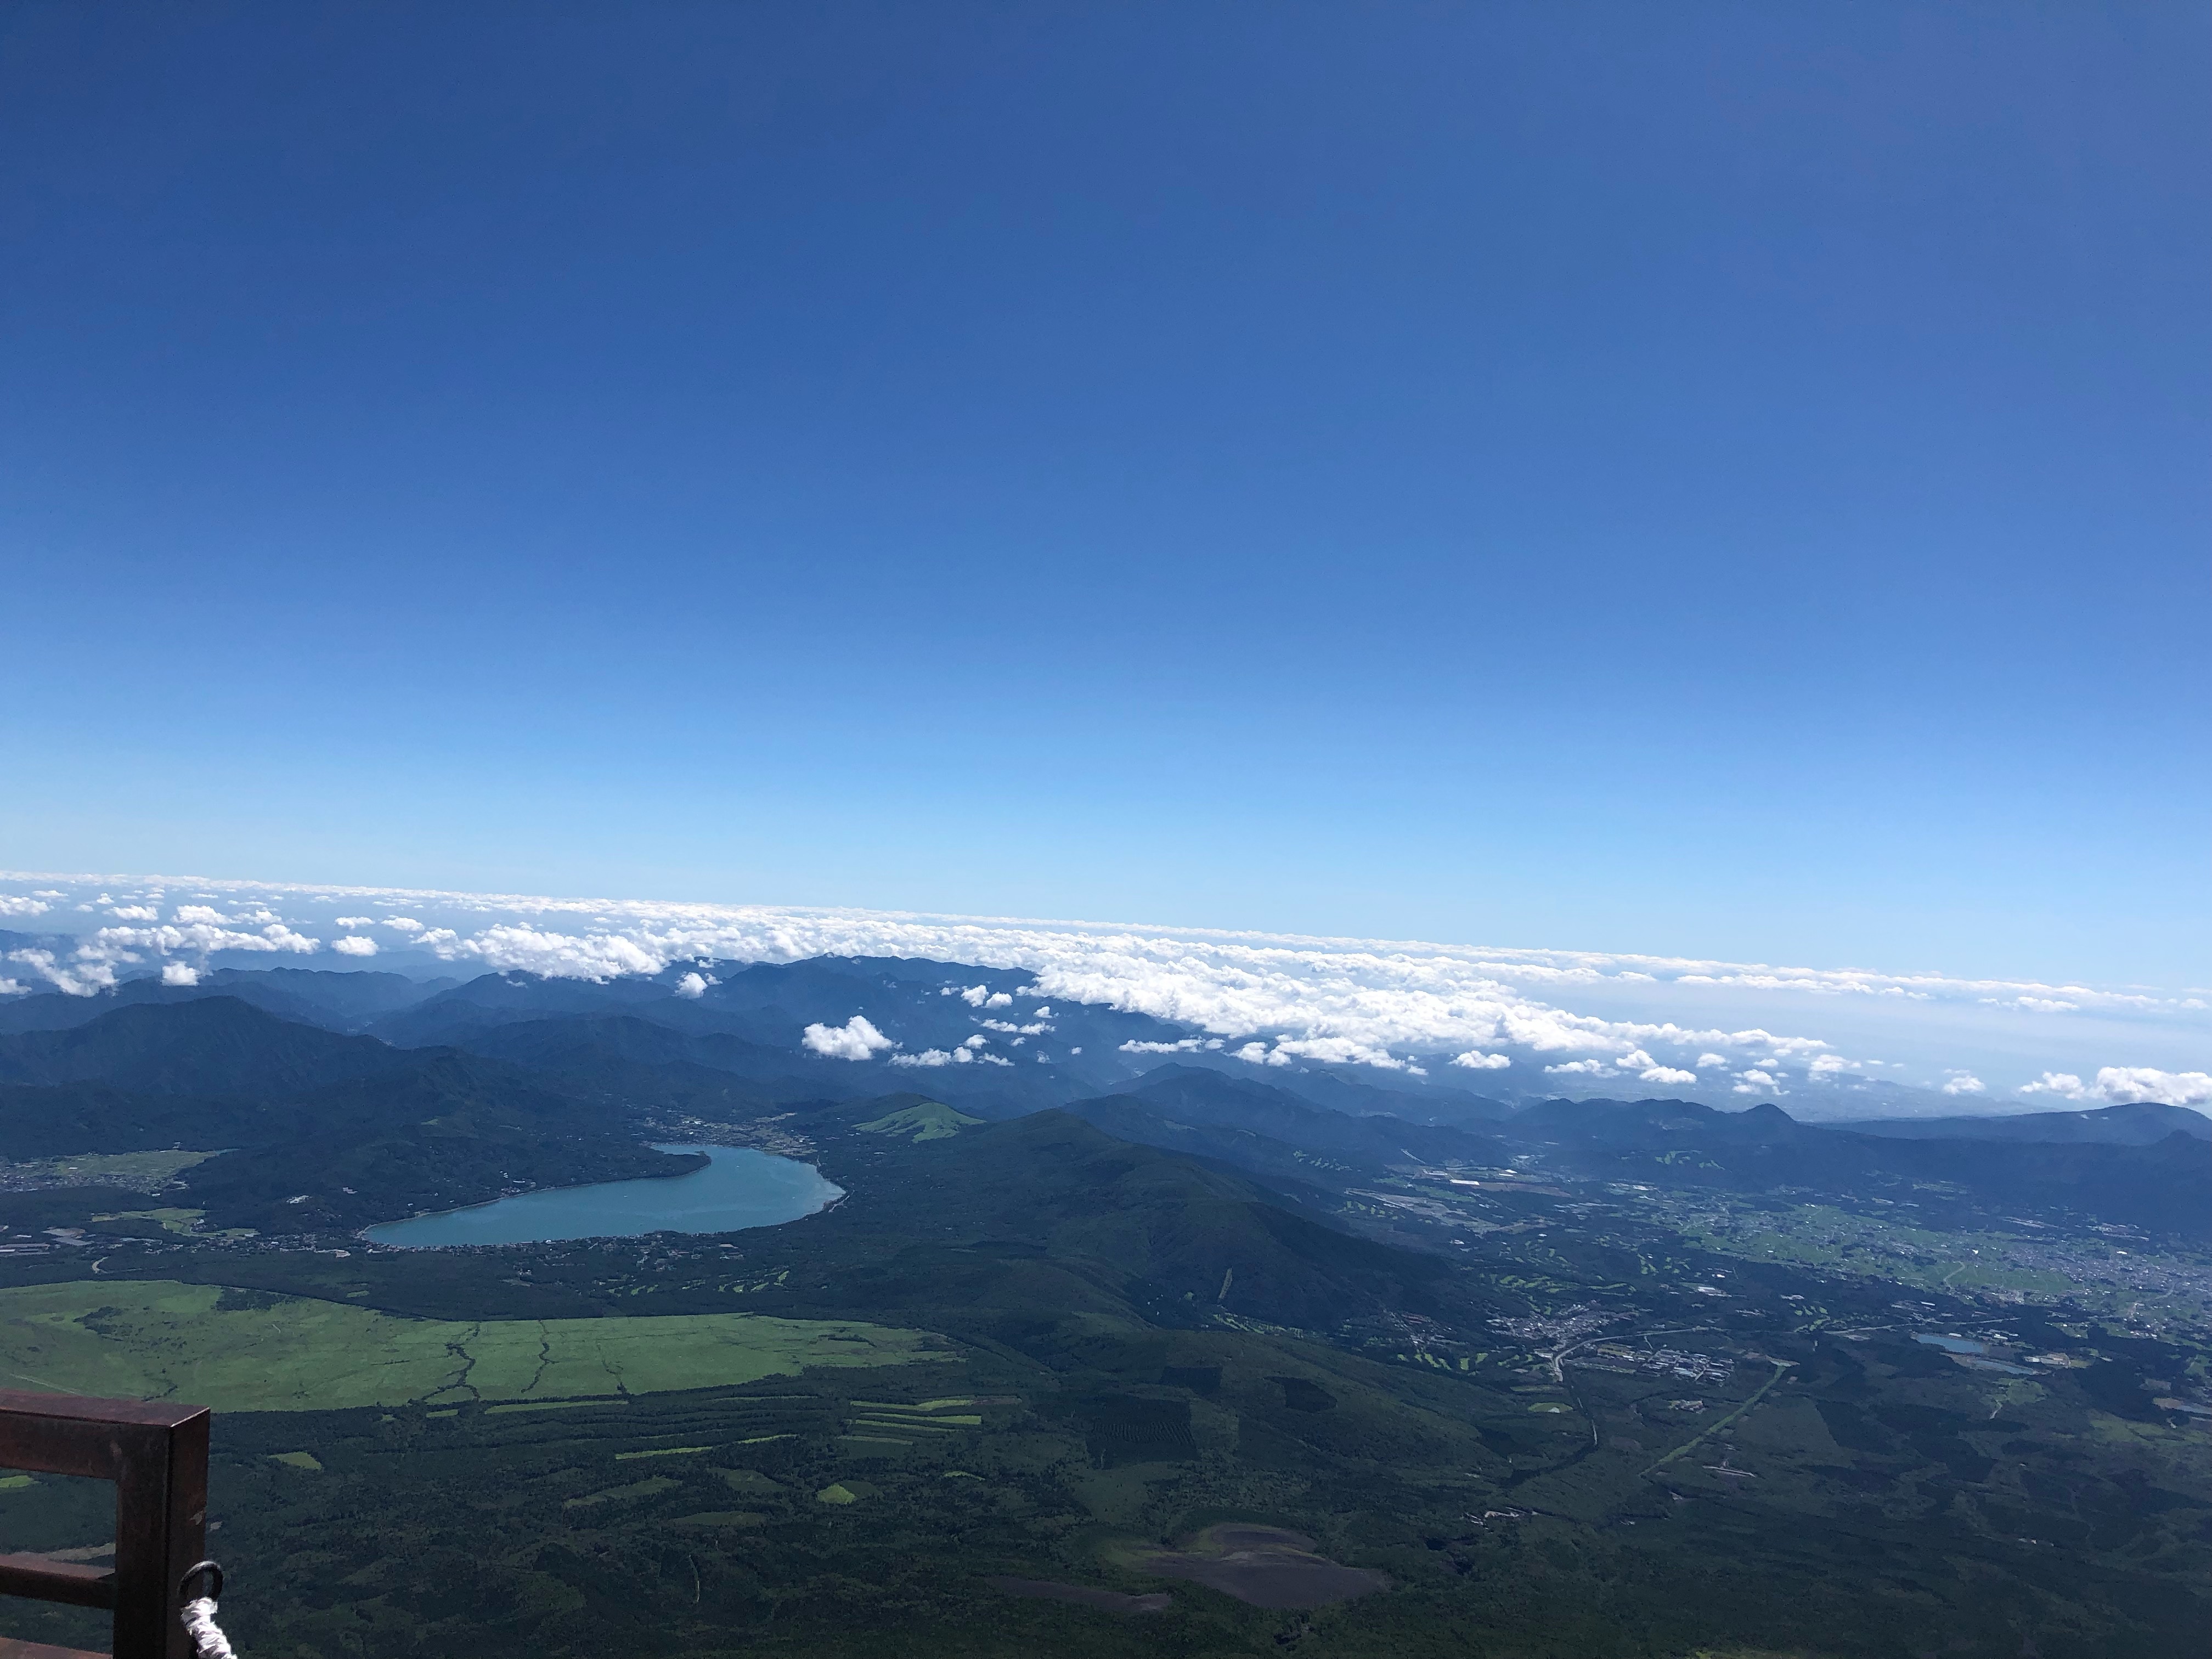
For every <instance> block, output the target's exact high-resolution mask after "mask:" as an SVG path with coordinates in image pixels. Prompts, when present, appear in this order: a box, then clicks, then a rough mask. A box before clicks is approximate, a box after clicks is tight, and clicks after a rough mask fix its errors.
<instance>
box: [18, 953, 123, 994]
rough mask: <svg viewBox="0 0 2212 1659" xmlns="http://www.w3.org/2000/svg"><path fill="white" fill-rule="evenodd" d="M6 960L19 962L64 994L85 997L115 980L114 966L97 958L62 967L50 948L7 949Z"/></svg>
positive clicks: (96, 992)
mask: <svg viewBox="0 0 2212 1659" xmlns="http://www.w3.org/2000/svg"><path fill="white" fill-rule="evenodd" d="M8 960H9V961H10V962H20V963H22V964H23V966H25V967H26V968H28V969H31V970H32V971H33V973H35V974H37V975H39V977H40V978H41V979H43V980H45V981H46V983H47V984H49V985H51V986H52V987H54V989H56V990H57V991H59V992H61V993H62V994H64V996H72V997H88V996H93V995H95V994H98V993H99V992H101V991H104V990H106V989H107V988H108V987H110V986H112V985H113V984H114V983H115V965H114V963H111V962H102V961H99V960H97V959H95V960H93V961H89V962H86V963H82V964H81V965H77V966H74V967H70V966H64V964H63V963H61V961H60V960H59V959H58V957H55V955H54V953H53V952H52V951H41V950H28V951H11V952H10V953H9V957H8Z"/></svg>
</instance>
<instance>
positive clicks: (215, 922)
mask: <svg viewBox="0 0 2212 1659" xmlns="http://www.w3.org/2000/svg"><path fill="white" fill-rule="evenodd" d="M177 921H178V924H179V926H180V927H229V926H230V918H229V917H228V916H227V915H223V913H222V911H220V910H218V909H216V908H214V907H213V906H212V905H206V904H179V906H178V907H177Z"/></svg>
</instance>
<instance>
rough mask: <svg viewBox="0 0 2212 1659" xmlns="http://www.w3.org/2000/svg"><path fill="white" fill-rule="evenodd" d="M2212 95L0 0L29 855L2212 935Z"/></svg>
mask: <svg viewBox="0 0 2212 1659" xmlns="http://www.w3.org/2000/svg"><path fill="white" fill-rule="evenodd" d="M2208 69H2212V21H2208V19H2207V18H2206V17H2205V15H2203V12H2202V10H2201V9H2197V8H2185V7H2181V6H2179V5H2163V6H2136V7H2128V6H2120V7H2106V8H2096V9H2090V8H2055V7H2052V8H2040V9H2038V8H2027V7H2020V6H2009V5H2008V6H1989V7H1972V6H1957V7H1945V8H1941V9H1937V8H1929V7H1892V6H1884V5H1872V4H1870V5H1864V6H1854V7H1850V8H1777V7H1766V6H1729V5H1700V6H1694V7H1677V8H1653V7H1649V6H1644V5H1623V6H1575V5H1558V4H1547V5H1541V6H1526V7H1520V6H1513V7H1509V6H1492V7H1466V8H1440V7H1433V6H1425V5H1422V6H1415V5H1396V6H1392V5H1383V6H1373V7H1367V6H1362V7H1352V6H1275V5H1270V6H1260V5H1256V4H1253V5H1229V4H1222V5H1200V6H1191V5H1186V4H1178V5H1174V6H1164V5H1163V6H1145V5H1130V4H1116V5H1113V6H1097V7H1086V6H1061V7H1050V8H1047V7H1027V6H994V7H969V6H962V5H957V4H933V5H931V6H928V7H910V6H885V7H881V8H872V7H863V6H846V5H836V4H830V5H808V6H799V5H777V6H736V5H728V4H714V5H697V6H690V5H683V4H674V3H669V4H656V5H653V6H647V7H637V6H613V5H594V6H569V7H562V6H550V5H549V6H528V7H525V6H520V5H492V4H483V5H470V6H460V7H454V6H450V5H439V6H421V7H409V6H406V5H399V4H388V3H387V4H379V5H376V6H374V7H370V6H365V5H364V6H346V5H307V6H301V5H292V4H285V5H274V4H268V5H256V4H237V5H230V6H225V7H206V8H177V7H169V6H149V7H143V8H133V7H130V6H124V5H118V6H111V7H101V8H83V7H77V6H71V5H64V4H38V3H31V4H19V5H16V6H14V7H11V8H9V9H8V10H7V12H6V13H5V14H4V15H0V239H4V246H0V254H4V262H5V265H6V268H7V270H8V272H9V276H8V277H7V279H6V280H5V282H4V283H0V358H4V361H5V362H6V363H7V364H8V368H7V372H6V373H5V374H4V375H0V562H4V566H5V572H6V586H5V587H4V589H0V592H4V594H5V596H6V604H5V606H4V611H0V629H4V635H0V637H4V640H5V643H6V647H7V656H6V661H7V663H8V671H7V674H6V686H7V693H6V696H5V698H4V702H0V743H4V752H5V769H6V772H7V775H8V780H9V781H8V787H6V788H5V789H4V790H0V863H4V864H5V865H6V866H9V867H13V868H15V869H33V870H38V869H44V870H138V871H151V870H171V871H174V870H191V871H196V872H204V873H206V874H210V875H214V876H231V877H246V878H256V879H261V880H268V881H289V882H301V883H307V882H343V883H360V884H392V885H403V886H404V885H423V886H438V887H442V888H473V889H486V888H490V889H500V890H524V891H537V892H553V893H564V892H565V893H599V894H619V895H624V896H635V897H639V898H669V899H678V898H681V899H696V900H714V901H726V902H759V903H784V904H806V905H823V904H842V905H858V906H872V907H894V908H915V909H928V910H936V911H951V912H963V913H989V914H1000V915H1048V916H1074V917H1091V918H1102V919H1109V920H1126V921H1173V922H1176V923H1178V924H1183V925H1188V926H1215V927H1259V928H1267V929H1275V930H1288V931H1296V932H1304V933H1342V934H1356V935H1361V936H1369V937H1373V936H1389V937H1412V938H1423V939H1447V940H1469V941H1477V940H1479V941H1485V942H1491V943H1497V944H1501V945H1527V946H1542V947H1551V948H1559V949H1581V950H1595V951H1629V952H1636V951H1646V952H1656V953H1662V954H1666V955H1669V956H1690V957H1706V956H1711V957H1724V958H1727V959H1730V960H1734V961H1769V962H1789V963H1807V964H1812V965H1816V966H1824V967H1832V966H1840V965H1844V964H1862V965H1872V966H1879V967H1881V968H1884V969H1892V970H1895V971H1899V972H1908V971H1916V970H1929V971H1938V972H1942V973H1947V974H1958V975H2011V976H2026V977H2038V978H2052V977H2057V978H2064V979H2073V978H2081V979H2087V980H2090V981H2098V982H2102V983H2136V982H2139V983H2146V984H2153V985H2159V986H2164V987H2184V986H2191V985H2194V986H2203V985H2204V984H2206V983H2207V982H2208V981H2212V961H2208V960H2207V957H2208V954H2212V950H2209V949H2208V941H2209V940H2212V927H2208V926H2207V924H2208V922H2212V903H2208V896H2212V893H2209V892H2208V887H2209V886H2212V884H2208V881H2207V874H2206V865H2205V859H2204V846H2203V840H2204V836H2203V830H2204V825H2205V823H2206V822H2207V821H2208V809H2212V799H2208V797H2212V790H2208V787H2207V782H2206V768H2205V765H2204V759H2205V745H2204V736H2205V714H2206V712H2207V710H2206V695H2205V688H2204V681H2203V669H2202V665H2203V640H2204V637H2205V620H2206V599H2207V597H2208V596H2207V593H2206V591H2205V589H2206V584H2205V580H2204V578H2205V570H2204V555H2203V549H2204V544H2205V532H2206V529H2207V526H2208V520H2212V512H2208V507H2212V501H2208V484H2207V475H2206V472H2205V469H2204V467H2203V453H2204V449H2203V446H2204V441H2205V438H2206V435H2207V427H2208V424H2212V422H2208V418H2207V417H2208V413H2212V410H2208V404H2212V398H2209V397H2208V377H2207V368H2208V353H2207V349H2206V347H2207V343H2208V338H2207V337H2208V328H2207V321H2208V315H2207V305H2206V301H2205V298H2204V295H2205V294H2206V292H2207V287H2206V279H2207V277H2208V276H2212V269H2208V267H2212V213H2208V211H2207V209H2208V207H2212V204H2208V202H2207V200H2206V197H2207V195H2208V193H2212V185H2208V182H2207V179H2206V178H2205V175H2204V172H2203V166H2202V158H2203V155H2204V154H2205V153H2206V147H2207V140H2208V137H2212V133H2208V131H2207V127H2208V125H2212V108H2208V106H2207V105H2206V104H2205V102H2204V100H2203V98H2202V96H2201V88H2202V86H2203V82H2204V77H2205V74H2206V71H2207V70H2208Z"/></svg>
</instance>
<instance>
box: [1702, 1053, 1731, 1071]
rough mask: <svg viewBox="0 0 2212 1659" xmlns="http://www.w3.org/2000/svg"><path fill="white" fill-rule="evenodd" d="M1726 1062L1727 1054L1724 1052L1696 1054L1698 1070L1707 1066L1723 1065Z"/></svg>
mask: <svg viewBox="0 0 2212 1659" xmlns="http://www.w3.org/2000/svg"><path fill="white" fill-rule="evenodd" d="M1728 1063H1729V1062H1728V1056H1727V1055H1726V1054H1699V1056H1698V1066H1699V1069H1700V1070H1702V1069H1704V1068H1705V1067H1706V1066H1725V1065H1727V1064H1728Z"/></svg>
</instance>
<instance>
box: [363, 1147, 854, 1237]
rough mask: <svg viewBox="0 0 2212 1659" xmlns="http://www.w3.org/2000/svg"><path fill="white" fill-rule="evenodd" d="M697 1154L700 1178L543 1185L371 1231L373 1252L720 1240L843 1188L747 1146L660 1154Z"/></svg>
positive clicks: (795, 1212) (810, 1208)
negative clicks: (656, 1238)
mask: <svg viewBox="0 0 2212 1659" xmlns="http://www.w3.org/2000/svg"><path fill="white" fill-rule="evenodd" d="M655 1150H656V1151H659V1152H704V1153H706V1155H707V1157H708V1164H707V1167H706V1168H705V1169H703V1170H692V1171H691V1172H690V1174H688V1175H679V1176H650V1177H647V1179H644V1180H640V1181H603V1182H598V1183H597V1184H595V1185H592V1186H589V1187H549V1188H544V1189H543V1190H541V1191H538V1192H534V1193H521V1194H517V1195H516V1196H515V1197H513V1198H502V1199H500V1200H496V1201H495V1202H493V1203H490V1204H476V1205H471V1206H469V1207H468V1208H467V1209H465V1210H446V1211H442V1212H440V1213H438V1214H436V1215H418V1216H414V1217H411V1218H409V1219H407V1220H405V1221H392V1222H386V1224H385V1225H382V1226H380V1227H371V1228H369V1229H368V1231H366V1232H364V1233H363V1234H362V1237H364V1238H366V1239H367V1240H368V1242H369V1243H372V1244H401V1245H405V1246H407V1247H409V1248H410V1249H422V1248H428V1247H434V1246H436V1245H441V1244H535V1243H546V1242H550V1241H551V1240H554V1239H561V1238H635V1237H637V1236H638V1235H639V1234H641V1233H664V1232H665V1233H726V1232H735V1231H738V1229H740V1228H743V1227H774V1226H776V1225H780V1224H781V1223H783V1222H786V1221H796V1220H798V1219H799V1217H801V1216H806V1215H812V1214H813V1213H814V1212H816V1211H817V1210H820V1209H823V1208H825V1207H826V1206H828V1205H829V1203H830V1202H831V1201H832V1200H836V1199H840V1198H842V1197H843V1196H844V1195H845V1193H844V1189H843V1188H841V1187H837V1186H835V1185H833V1184H832V1183H830V1182H828V1181H825V1180H823V1176H822V1172H821V1171H820V1170H817V1169H816V1168H815V1167H814V1166H813V1165H812V1164H801V1163H799V1162H797V1161H796V1160H795V1159H792V1158H775V1157H771V1156H770V1155H769V1154H768V1153H766V1152H755V1151H754V1150H753V1149H752V1148H751V1147H750V1146H660V1147H657V1148H655Z"/></svg>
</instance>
